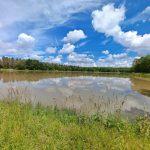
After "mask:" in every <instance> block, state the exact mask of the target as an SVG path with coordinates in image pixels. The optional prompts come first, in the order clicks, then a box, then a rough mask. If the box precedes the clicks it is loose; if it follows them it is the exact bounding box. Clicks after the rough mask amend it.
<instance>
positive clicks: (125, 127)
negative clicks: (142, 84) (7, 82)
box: [0, 101, 150, 150]
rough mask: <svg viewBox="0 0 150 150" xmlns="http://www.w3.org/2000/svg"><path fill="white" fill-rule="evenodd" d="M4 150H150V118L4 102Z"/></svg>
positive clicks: (0, 138) (0, 127)
mask: <svg viewBox="0 0 150 150" xmlns="http://www.w3.org/2000/svg"><path fill="white" fill-rule="evenodd" d="M0 116H1V117H0V149H10V150H12V149H15V150H32V149H33V150H35V149H36V150H45V149H47V150H51V149H52V150H53V149H54V150H55V149H59V150H61V149H62V150H70V149H77V150H82V149H86V150H88V149H90V150H95V149H97V150H101V149H104V150H105V149H106V150H107V149H108V150H110V149H114V150H115V149H116V150H119V149H121V150H122V149H127V150H128V149H129V150H130V149H133V150H134V149H135V150H138V149H139V150H141V149H145V150H149V149H150V118H149V117H148V116H145V117H139V118H137V119H136V120H134V121H132V122H129V121H128V120H127V119H126V120H124V119H122V118H121V117H120V116H119V115H117V113H116V115H110V116H107V117H102V116H100V115H93V116H90V117H89V116H86V115H77V114H76V113H75V112H73V111H70V110H58V109H57V108H56V107H54V108H52V107H47V108H45V107H42V106H40V105H37V106H32V105H31V104H30V103H27V104H22V103H19V102H18V101H12V102H6V101H5V102H2V101H1V102H0Z"/></svg>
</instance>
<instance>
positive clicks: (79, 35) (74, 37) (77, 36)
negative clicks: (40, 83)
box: [63, 30, 87, 43]
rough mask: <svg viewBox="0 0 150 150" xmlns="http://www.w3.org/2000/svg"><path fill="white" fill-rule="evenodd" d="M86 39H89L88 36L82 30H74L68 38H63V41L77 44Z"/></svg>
mask: <svg viewBox="0 0 150 150" xmlns="http://www.w3.org/2000/svg"><path fill="white" fill-rule="evenodd" d="M85 38H87V36H86V35H85V33H84V32H83V31H82V30H74V31H70V32H69V33H68V34H67V36H66V37H64V38H63V41H64V42H67V43H68V42H70V43H75V42H78V41H80V40H82V39H85Z"/></svg>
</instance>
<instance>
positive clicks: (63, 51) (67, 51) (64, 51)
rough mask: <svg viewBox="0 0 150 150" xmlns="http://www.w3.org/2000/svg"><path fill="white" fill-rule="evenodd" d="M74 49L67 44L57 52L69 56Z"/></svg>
mask: <svg viewBox="0 0 150 150" xmlns="http://www.w3.org/2000/svg"><path fill="white" fill-rule="evenodd" d="M74 49H75V46H74V45H72V44H70V43H67V44H64V45H63V48H62V49H61V50H60V51H59V53H61V54H70V53H72V52H73V51H74Z"/></svg>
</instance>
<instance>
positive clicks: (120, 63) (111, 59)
mask: <svg viewBox="0 0 150 150" xmlns="http://www.w3.org/2000/svg"><path fill="white" fill-rule="evenodd" d="M134 59H135V58H133V57H129V56H128V55H127V54H126V53H120V54H109V55H107V57H106V58H100V59H99V60H98V62H97V65H98V66H103V67H130V66H132V63H133V60H134Z"/></svg>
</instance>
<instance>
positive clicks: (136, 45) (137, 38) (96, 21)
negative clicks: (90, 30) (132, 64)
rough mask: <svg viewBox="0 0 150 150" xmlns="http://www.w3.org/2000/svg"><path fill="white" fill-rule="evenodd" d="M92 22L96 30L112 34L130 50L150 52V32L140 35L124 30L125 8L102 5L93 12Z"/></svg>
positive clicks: (107, 34)
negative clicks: (100, 8) (122, 23)
mask: <svg viewBox="0 0 150 150" xmlns="http://www.w3.org/2000/svg"><path fill="white" fill-rule="evenodd" d="M92 17H93V20H92V24H93V27H94V29H95V30H96V31H98V32H101V33H105V34H106V36H112V37H113V38H114V40H115V41H116V42H118V43H120V44H122V45H123V46H125V47H126V48H127V49H128V50H132V51H135V52H137V53H138V54H139V55H145V54H149V53H150V44H149V43H150V34H144V35H138V33H137V31H128V32H124V31H122V29H121V27H120V23H121V22H122V21H123V20H124V19H125V8H124V7H123V6H122V7H120V8H115V7H114V5H113V4H108V5H106V6H104V7H102V10H96V11H93V13H92Z"/></svg>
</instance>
